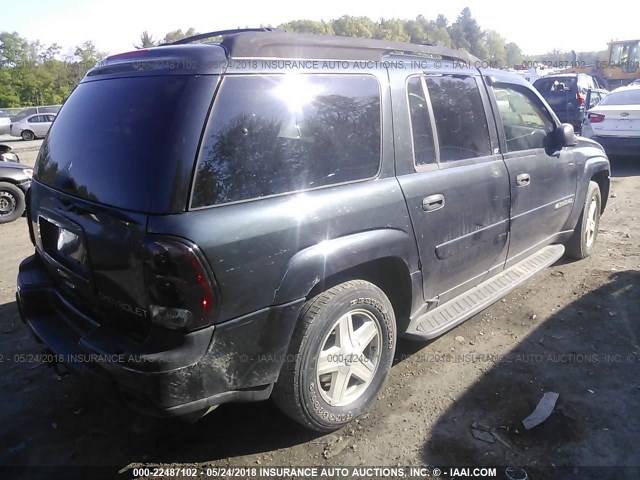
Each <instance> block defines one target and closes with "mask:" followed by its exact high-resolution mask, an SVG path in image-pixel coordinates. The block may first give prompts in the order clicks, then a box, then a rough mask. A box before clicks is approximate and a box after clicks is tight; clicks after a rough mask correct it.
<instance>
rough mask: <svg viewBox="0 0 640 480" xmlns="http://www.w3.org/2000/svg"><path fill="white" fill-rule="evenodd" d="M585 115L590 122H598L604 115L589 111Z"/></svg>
mask: <svg viewBox="0 0 640 480" xmlns="http://www.w3.org/2000/svg"><path fill="white" fill-rule="evenodd" d="M587 117H588V118H589V121H590V122H591V123H600V122H602V121H603V120H604V115H600V114H599V113H590V114H589V115H587Z"/></svg>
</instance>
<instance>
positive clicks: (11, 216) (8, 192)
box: [0, 182, 25, 223]
mask: <svg viewBox="0 0 640 480" xmlns="http://www.w3.org/2000/svg"><path fill="white" fill-rule="evenodd" d="M24 207H25V202H24V193H22V190H20V189H19V188H18V187H16V186H15V185H13V184H12V183H6V182H0V223H8V222H13V221H14V220H15V219H16V218H18V217H20V215H22V212H24Z"/></svg>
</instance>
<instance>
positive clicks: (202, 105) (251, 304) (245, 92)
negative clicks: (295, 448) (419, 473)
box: [17, 31, 610, 431]
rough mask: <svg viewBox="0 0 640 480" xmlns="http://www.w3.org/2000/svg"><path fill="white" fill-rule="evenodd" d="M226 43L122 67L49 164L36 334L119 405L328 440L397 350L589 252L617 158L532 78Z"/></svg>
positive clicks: (470, 60)
mask: <svg viewBox="0 0 640 480" xmlns="http://www.w3.org/2000/svg"><path fill="white" fill-rule="evenodd" d="M220 35H222V36H223V40H222V41H221V42H220V43H199V44H194V43H193V42H194V41H201V40H204V39H205V37H207V35H206V34H205V35H199V36H196V37H192V38H189V39H185V40H180V41H178V42H175V43H173V44H171V45H165V46H160V47H157V48H151V49H147V50H137V51H135V52H130V53H125V54H121V55H115V56H112V57H109V58H107V59H106V61H104V62H102V63H101V64H99V65H97V66H96V67H95V68H94V69H93V70H91V71H90V72H89V73H88V74H87V75H86V77H85V78H84V79H83V81H82V82H81V83H80V85H79V86H78V87H77V88H76V89H75V91H74V92H73V93H72V95H71V96H70V97H69V99H68V100H67V102H66V103H65V105H64V106H63V108H62V110H61V111H60V114H59V115H58V118H57V119H56V121H55V123H54V124H53V127H52V129H51V131H50V132H49V134H48V136H47V138H46V140H45V142H44V144H43V145H42V148H41V150H40V154H39V157H38V160H37V165H36V168H35V173H34V180H33V184H32V187H31V190H30V198H29V202H28V203H29V206H28V224H29V228H30V234H31V239H32V241H33V243H34V245H35V254H34V255H33V256H31V257H29V258H28V259H26V260H25V261H24V262H23V263H22V265H21V266H20V273H19V276H18V293H17V298H18V304H19V306H20V311H21V315H22V318H23V319H24V321H25V322H26V323H27V324H28V325H29V327H30V328H31V329H32V331H33V333H34V334H35V336H36V338H37V339H38V340H39V341H41V342H42V343H43V344H44V345H45V348H46V349H47V351H50V352H53V353H55V354H56V358H57V359H62V361H63V362H64V363H65V364H66V366H67V367H69V368H70V369H71V370H75V371H77V372H78V373H80V374H81V375H84V376H86V377H89V378H94V379H98V380H104V381H105V382H106V383H107V384H108V385H111V386H113V387H114V388H113V390H114V391H116V392H117V394H118V397H119V398H120V399H121V400H123V401H124V402H125V403H126V404H127V405H129V406H131V407H133V408H135V409H137V410H139V411H142V412H145V413H149V414H155V415H187V416H189V417H191V418H196V417H198V416H199V415H202V414H204V413H206V412H207V411H209V410H211V409H212V407H215V406H217V405H219V404H222V403H225V402H234V401H257V400H264V399H267V398H269V397H272V398H273V399H274V401H275V402H276V404H277V405H278V406H279V407H280V408H281V409H282V410H283V411H284V412H285V413H286V414H287V415H289V416H290V417H291V418H293V419H294V420H296V421H298V422H300V423H301V424H303V425H305V426H307V427H308V428H311V429H315V430H318V431H330V430H334V429H337V428H339V427H341V426H343V425H345V424H346V423H347V422H349V421H350V420H352V419H354V418H356V417H358V416H359V415H360V414H362V413H363V412H364V411H365V409H366V408H367V407H368V406H369V405H370V404H371V402H372V401H373V399H374V398H375V396H376V392H378V390H379V389H380V387H381V385H382V383H383V381H384V379H385V377H386V375H387V372H388V371H389V368H390V366H391V363H392V360H393V356H394V350H395V347H396V342H397V338H398V337H399V336H402V337H408V338H414V339H418V340H424V339H430V338H433V337H436V336H438V335H441V334H442V333H444V332H446V331H447V330H449V329H451V328H453V327H454V326H456V325H458V324H459V323H461V322H463V321H464V320H466V319H467V318H469V317H471V316H472V315H474V314H475V313H477V312H479V311H480V310H482V309H483V308H485V307H487V306H488V305H490V304H491V303H493V302H495V301H496V300H497V299H499V298H501V297H502V296H504V295H505V294H506V293H507V292H509V291H510V290H512V289H513V288H515V287H516V286H518V285H520V284H521V283H522V282H524V281H525V280H527V279H528V278H530V277H531V276H532V275H534V274H535V273H536V272H538V271H540V270H541V269H543V268H545V267H546V266H548V265H551V264H552V263H554V262H555V261H556V260H558V259H559V258H560V257H561V256H562V255H563V254H566V255H569V256H570V257H572V258H584V257H586V256H588V255H589V254H590V253H591V252H592V251H593V249H594V244H595V241H596V235H597V231H598V222H599V219H600V214H601V213H602V211H603V210H604V207H605V203H606V199H607V197H608V192H609V176H610V168H609V161H608V159H607V156H606V155H605V153H604V151H603V150H602V148H601V147H600V146H599V145H598V144H597V143H595V142H593V141H589V140H586V139H583V138H576V136H575V134H574V132H573V127H572V126H571V125H566V124H560V123H559V121H558V119H557V118H556V116H555V115H554V114H553V112H552V111H551V109H550V108H549V106H548V105H547V104H546V103H545V101H544V100H543V99H542V97H541V96H540V95H539V94H538V93H536V91H535V90H534V89H533V88H532V87H531V86H530V85H529V84H528V83H526V82H525V81H524V80H521V79H520V78H519V77H517V76H515V75H511V74H508V73H506V72H502V71H498V70H478V69H477V68H475V66H474V65H475V64H476V63H475V62H476V61H477V59H476V58H475V57H471V56H469V55H467V54H465V53H463V52H460V51H456V50H449V49H445V48H439V47H433V46H423V45H411V44H406V43H398V42H386V41H374V40H362V39H347V38H336V37H325V36H316V35H299V34H291V33H285V32H280V31H226V32H214V33H212V34H210V35H209V37H212V36H220ZM261 59H262V60H264V59H268V60H269V62H264V63H263V62H261ZM273 59H304V60H314V62H306V65H308V64H311V65H312V68H311V69H303V70H300V69H299V70H296V71H292V69H290V68H289V69H287V68H282V69H279V68H278V65H279V62H275V63H276V65H275V68H272V67H274V62H272V60H273ZM316 60H317V62H316ZM324 60H327V61H329V60H332V61H334V60H338V62H334V64H336V63H337V64H339V65H340V66H341V68H334V69H331V68H324V67H325V64H324V63H323V61H324ZM359 62H363V63H366V64H367V66H368V68H362V67H361V65H360V63H359ZM425 62H426V63H427V67H428V66H429V65H428V64H429V63H430V64H431V67H430V68H426V69H425ZM282 63H284V62H282ZM418 65H419V67H418ZM345 66H346V67H345Z"/></svg>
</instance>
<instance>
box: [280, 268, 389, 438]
mask: <svg viewBox="0 0 640 480" xmlns="http://www.w3.org/2000/svg"><path fill="white" fill-rule="evenodd" d="M395 344H396V324H395V316H394V313H393V308H392V306H391V303H390V302H389V299H388V298H387V297H386V295H385V294H384V293H383V292H382V290H380V289H379V288H378V287H376V286H375V285H373V284H371V283H369V282H365V281H363V280H352V281H349V282H345V283H342V284H340V285H337V286H335V287H333V288H331V289H329V290H327V291H325V292H322V293H320V294H319V295H317V296H315V297H313V298H311V299H310V300H308V301H307V302H306V303H305V305H304V307H303V308H302V312H301V317H300V320H299V323H298V325H297V327H296V330H295V331H294V334H293V337H292V339H291V345H290V349H289V353H290V355H288V358H287V361H286V362H285V364H284V365H283V367H282V371H281V372H280V377H279V378H278V382H277V383H276V385H275V388H274V391H273V399H274V401H275V403H276V404H277V405H278V407H279V408H280V409H281V410H282V411H283V412H284V413H285V414H287V415H288V416H289V417H291V418H293V419H294V420H296V421H297V422H299V423H301V424H302V425H304V426H305V427H307V428H310V429H313V430H316V431H320V432H328V431H332V430H336V429H338V428H340V427H342V426H343V425H346V424H347V423H349V422H350V421H351V420H353V419H355V418H356V417H358V416H359V415H361V414H362V413H363V412H364V411H365V410H366V409H367V407H368V406H369V405H370V404H371V402H372V401H373V399H374V398H375V396H376V394H377V392H378V391H379V390H380V388H381V387H382V384H383V382H384V380H385V378H386V376H387V373H388V371H389V368H390V367H391V363H392V361H393V354H394V351H395Z"/></svg>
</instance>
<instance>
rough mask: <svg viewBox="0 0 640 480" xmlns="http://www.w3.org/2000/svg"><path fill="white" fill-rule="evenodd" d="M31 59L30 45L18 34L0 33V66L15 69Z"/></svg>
mask: <svg viewBox="0 0 640 480" xmlns="http://www.w3.org/2000/svg"><path fill="white" fill-rule="evenodd" d="M28 59H29V43H28V42H27V41H26V40H25V39H24V38H22V37H20V35H18V32H13V33H9V32H2V33H0V66H3V67H15V66H18V65H20V64H21V63H23V62H26V61H27V60H28Z"/></svg>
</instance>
